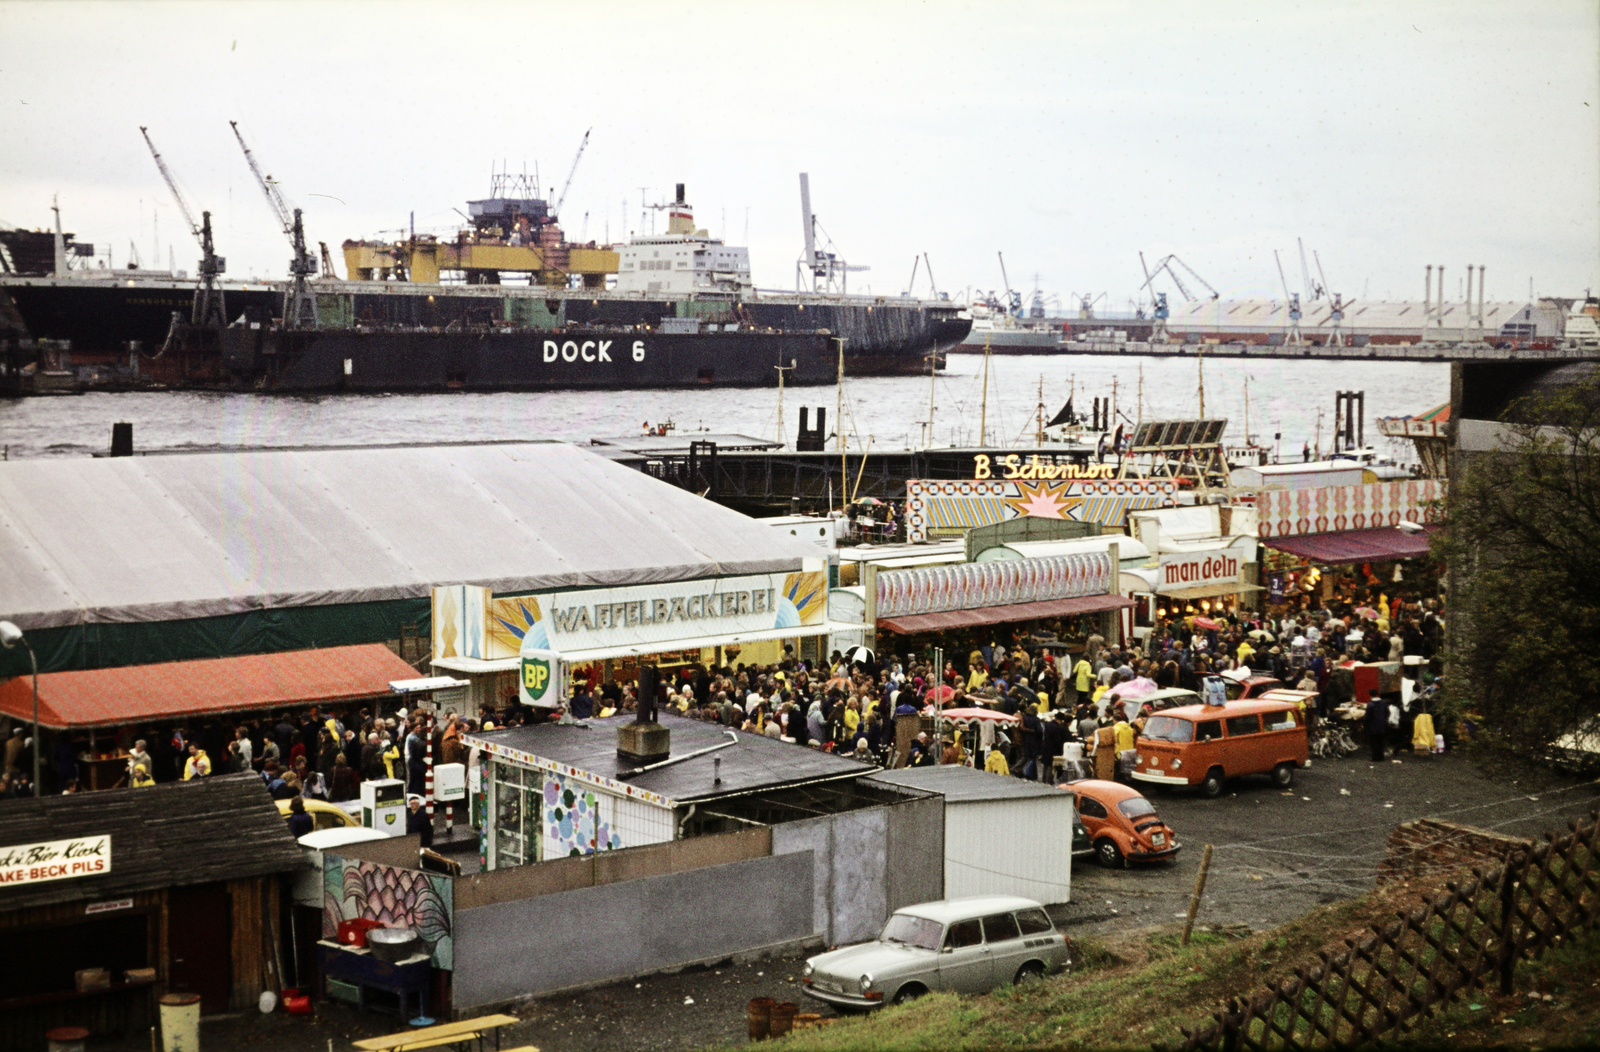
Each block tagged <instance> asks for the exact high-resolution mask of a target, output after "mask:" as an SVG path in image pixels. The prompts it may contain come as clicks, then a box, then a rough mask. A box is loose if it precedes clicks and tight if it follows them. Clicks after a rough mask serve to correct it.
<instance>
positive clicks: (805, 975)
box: [800, 895, 1072, 1009]
mask: <svg viewBox="0 0 1600 1052" xmlns="http://www.w3.org/2000/svg"><path fill="white" fill-rule="evenodd" d="M1071 963H1072V941H1071V940H1070V939H1068V938H1067V936H1065V935H1063V934H1062V933H1061V932H1058V931H1056V927H1055V925H1054V924H1053V923H1052V922H1051V920H1050V915H1049V914H1048V913H1046V912H1045V911H1044V907H1043V906H1041V905H1039V903H1037V902H1034V901H1033V900H1032V899H1024V898H1017V897H1015V896H1012V895H975V896H971V897H969V898H961V899H947V900H944V901H942V902H924V903H922V904H920V905H916V906H907V907H905V908H904V909H900V910H896V911H895V912H894V914H893V915H892V916H891V917H890V918H889V921H888V923H887V924H885V925H884V926H883V932H882V934H880V935H879V936H878V938H877V941H875V942H865V943H861V944H859V945H856V946H846V947H844V948H843V949H839V950H834V951H832V952H831V953H824V954H820V955H818V956H816V957H813V958H811V959H810V960H808V961H806V964H805V967H804V968H803V969H802V970H801V978H800V989H801V991H802V992H803V993H804V994H805V995H806V996H807V997H813V998H815V999H817V1000H818V1001H826V1002H827V1003H828V1004H831V1005H835V1006H837V1007H839V1008H863V1009H871V1008H881V1007H882V1006H883V1005H885V1004H900V1003H902V1002H904V1001H908V1000H910V999H911V998H913V997H920V996H921V995H923V994H925V993H928V992H929V991H930V990H950V991H953V992H955V993H962V994H981V993H986V992H988V991H989V990H993V989H994V988H995V987H997V986H1004V985H1005V984H1006V983H1012V982H1016V983H1021V982H1027V981H1030V980H1033V979H1038V978H1040V977H1041V976H1043V975H1045V974H1046V973H1048V972H1053V971H1056V970H1058V969H1062V968H1066V967H1069V966H1070V965H1071Z"/></svg>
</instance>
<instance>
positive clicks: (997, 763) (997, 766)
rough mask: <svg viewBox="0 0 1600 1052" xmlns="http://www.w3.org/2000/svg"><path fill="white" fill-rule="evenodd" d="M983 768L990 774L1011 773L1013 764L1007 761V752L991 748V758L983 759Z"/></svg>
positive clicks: (1008, 774)
mask: <svg viewBox="0 0 1600 1052" xmlns="http://www.w3.org/2000/svg"><path fill="white" fill-rule="evenodd" d="M983 769H984V770H985V771H988V772H989V773H990V774H1003V775H1006V776H1007V777H1010V775H1011V765H1010V764H1008V763H1006V754H1005V753H1003V752H1001V751H1000V750H999V749H990V750H989V758H988V759H987V760H985V761H983Z"/></svg>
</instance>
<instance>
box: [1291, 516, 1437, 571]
mask: <svg viewBox="0 0 1600 1052" xmlns="http://www.w3.org/2000/svg"><path fill="white" fill-rule="evenodd" d="M1437 528H1438V527H1437V526H1435V525H1429V526H1427V527H1426V528H1425V529H1424V530H1423V532H1421V533H1406V532H1405V531H1404V530H1400V529H1397V528H1395V527H1393V526H1381V527H1379V528H1377V529H1373V530H1346V531H1345V532H1343V533H1313V534H1305V535H1302V536H1298V537H1267V538H1263V539H1262V541H1261V543H1262V544H1265V545H1266V546H1267V547H1269V548H1276V549H1278V550H1279V551H1284V552H1288V553H1289V554H1290V555H1298V556H1300V558H1302V559H1309V560H1311V561H1312V562H1318V563H1364V562H1386V561H1388V560H1391V559H1419V558H1422V557H1423V556H1425V555H1427V554H1428V538H1429V536H1430V535H1431V534H1432V533H1433V532H1434V530H1436V529H1437Z"/></svg>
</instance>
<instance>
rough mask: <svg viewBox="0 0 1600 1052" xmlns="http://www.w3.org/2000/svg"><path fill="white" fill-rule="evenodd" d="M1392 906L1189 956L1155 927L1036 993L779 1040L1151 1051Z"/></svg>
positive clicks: (1082, 956) (875, 1047)
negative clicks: (1181, 1028) (1151, 1048)
mask: <svg viewBox="0 0 1600 1052" xmlns="http://www.w3.org/2000/svg"><path fill="white" fill-rule="evenodd" d="M1395 904H1396V900H1395V898H1394V896H1393V895H1392V894H1391V893H1389V892H1386V891H1377V892H1373V893H1372V894H1370V895H1368V896H1366V897H1364V898H1361V899H1356V900H1352V901H1347V902H1340V903H1335V904H1332V905H1328V906H1322V907H1319V908H1318V909H1315V910H1313V911H1311V912H1310V913H1308V914H1306V915H1305V916H1303V917H1300V918H1298V919H1296V920H1294V921H1291V922H1290V923H1289V924H1286V925H1284V926H1283V927H1281V928H1277V929H1275V930H1273V931H1269V932H1260V933H1257V934H1255V935H1252V936H1250V937H1248V938H1245V939H1234V938H1231V937H1228V936H1226V935H1220V934H1214V933H1211V932H1206V931H1199V932H1196V933H1195V934H1194V937H1193V938H1192V939H1191V941H1190V944H1189V945H1188V946H1182V945H1180V933H1179V932H1178V931H1176V930H1173V929H1168V928H1157V929H1146V930H1143V931H1139V932H1132V933H1127V934H1126V935H1122V936H1119V937H1116V938H1109V939H1094V938H1085V939H1082V940H1077V939H1075V940H1074V941H1073V947H1074V956H1075V958H1076V965H1075V967H1074V969H1073V971H1072V972H1071V973H1070V974H1068V975H1061V976H1052V977H1050V978H1048V979H1046V980H1045V981H1044V982H1042V983H1036V984H1031V985H1027V986H1020V987H1009V986H1008V987H1002V988H1001V989H999V990H996V991H995V992H994V993H991V994H988V995H985V996H982V997H958V996H956V995H954V994H932V995H929V996H928V997H924V998H922V999H921V1000H918V1001H915V1002H912V1003H911V1004H908V1005H902V1006H900V1007H893V1006H891V1007H888V1008H884V1009H881V1010H879V1011H877V1012H874V1013H872V1014H870V1015H864V1016H851V1017H847V1018H844V1019H840V1020H838V1021H837V1022H835V1023H833V1024H832V1025H831V1026H827V1027H823V1028H820V1029H816V1030H806V1031H800V1032H798V1033H795V1034H793V1035H791V1036H790V1037H788V1038H785V1039H784V1042H785V1043H784V1044H783V1045H782V1046H778V1047H782V1048H785V1049H795V1050H806V1052H845V1050H850V1052H855V1050H863V1052H920V1050H928V1052H935V1050H939V1052H942V1050H946V1049H949V1050H973V1052H977V1050H983V1049H1074V1048H1097V1049H1099V1048H1127V1049H1146V1050H1147V1049H1149V1048H1150V1046H1151V1045H1152V1044H1153V1043H1155V1042H1158V1041H1160V1042H1173V1041H1177V1040H1179V1039H1180V1038H1181V1036H1182V1035H1181V1033H1180V1030H1179V1028H1180V1027H1190V1028H1192V1027H1194V1026H1197V1025H1201V1024H1203V1023H1206V1022H1208V1021H1209V1020H1210V1018H1211V1013H1212V1012H1214V1011H1217V1010H1218V1009H1220V1008H1221V1006H1222V1004H1223V1003H1224V1002H1225V1001H1226V1000H1227V998H1229V997H1234V996H1240V995H1245V994H1249V993H1252V992H1254V991H1256V990H1258V989H1260V988H1261V987H1262V986H1263V985H1264V984H1265V983H1266V981H1267V980H1269V979H1280V978H1284V977H1286V976H1288V975H1290V974H1291V969H1292V968H1294V967H1295V966H1296V965H1310V964H1312V963H1314V962H1315V960H1316V958H1315V955H1314V951H1315V950H1316V949H1317V948H1319V947H1323V946H1329V945H1330V944H1333V943H1336V942H1338V941H1339V940H1341V939H1343V938H1344V937H1345V936H1347V935H1353V934H1355V933H1357V932H1359V931H1361V930H1362V929H1364V928H1366V926H1367V925H1369V924H1372V923H1375V922H1376V923H1383V922H1386V921H1387V920H1388V919H1389V918H1391V917H1393V915H1394V909H1395Z"/></svg>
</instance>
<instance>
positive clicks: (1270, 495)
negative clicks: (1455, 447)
mask: <svg viewBox="0 0 1600 1052" xmlns="http://www.w3.org/2000/svg"><path fill="white" fill-rule="evenodd" d="M1443 497H1444V487H1443V485H1442V484H1441V483H1440V482H1439V480H1438V479H1409V480H1407V481H1405V482H1369V483H1365V484H1363V485H1359V486H1322V487H1318V488H1316V489H1275V490H1263V491H1262V492H1261V494H1260V495H1259V496H1258V497H1257V498H1256V508H1257V512H1256V515H1257V523H1258V526H1259V530H1260V536H1262V537H1298V536H1301V535H1303V534H1309V533H1343V532H1344V531H1346V530H1374V529H1380V528H1382V527H1385V526H1398V525H1400V523H1401V522H1402V521H1407V520H1409V521H1411V522H1431V521H1433V519H1435V518H1436V517H1437V514H1438V513H1437V512H1436V510H1435V509H1434V507H1433V506H1432V502H1434V501H1438V500H1441V499H1443Z"/></svg>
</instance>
